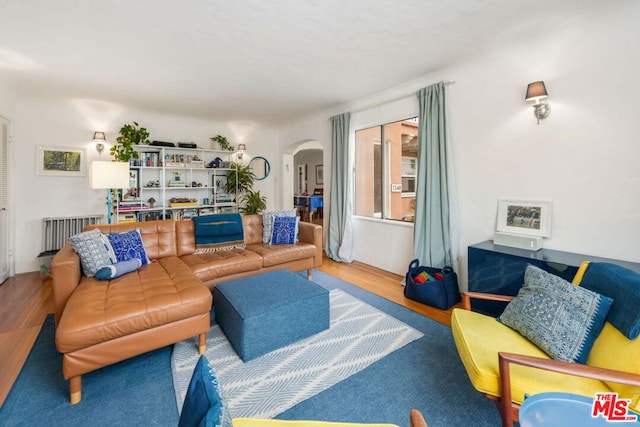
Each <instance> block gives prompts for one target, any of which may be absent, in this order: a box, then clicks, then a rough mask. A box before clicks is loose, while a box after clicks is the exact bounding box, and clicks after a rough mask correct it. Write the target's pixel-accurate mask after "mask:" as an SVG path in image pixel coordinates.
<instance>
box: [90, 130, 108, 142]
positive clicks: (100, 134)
mask: <svg viewBox="0 0 640 427" xmlns="http://www.w3.org/2000/svg"><path fill="white" fill-rule="evenodd" d="M93 140H94V141H106V140H107V137H106V136H104V132H94V133H93Z"/></svg>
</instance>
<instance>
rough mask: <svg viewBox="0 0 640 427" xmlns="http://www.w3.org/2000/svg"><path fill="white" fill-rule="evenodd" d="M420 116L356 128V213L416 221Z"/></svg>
mask: <svg viewBox="0 0 640 427" xmlns="http://www.w3.org/2000/svg"><path fill="white" fill-rule="evenodd" d="M417 170H418V118H417V117H414V118H411V119H407V120H400V121H397V122H393V123H387V124H384V125H380V126H374V127H371V128H367V129H361V130H358V131H356V132H355V213H356V215H361V216H368V217H373V218H383V219H392V220H398V221H413V220H414V217H415V191H416V175H417Z"/></svg>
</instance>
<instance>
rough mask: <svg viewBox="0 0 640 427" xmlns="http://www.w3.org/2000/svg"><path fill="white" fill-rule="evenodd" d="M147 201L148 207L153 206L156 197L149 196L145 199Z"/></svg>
mask: <svg viewBox="0 0 640 427" xmlns="http://www.w3.org/2000/svg"><path fill="white" fill-rule="evenodd" d="M147 203H149V207H150V208H153V207H155V205H156V199H154V198H153V197H149V199H148V200H147Z"/></svg>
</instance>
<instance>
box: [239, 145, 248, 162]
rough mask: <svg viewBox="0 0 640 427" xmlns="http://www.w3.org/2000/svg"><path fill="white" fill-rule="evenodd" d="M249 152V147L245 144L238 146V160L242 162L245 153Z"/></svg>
mask: <svg viewBox="0 0 640 427" xmlns="http://www.w3.org/2000/svg"><path fill="white" fill-rule="evenodd" d="M246 150H247V146H246V145H244V144H238V159H240V160H242V158H243V157H244V152H245V151H246Z"/></svg>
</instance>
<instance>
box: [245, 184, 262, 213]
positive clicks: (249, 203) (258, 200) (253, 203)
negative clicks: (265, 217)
mask: <svg viewBox="0 0 640 427" xmlns="http://www.w3.org/2000/svg"><path fill="white" fill-rule="evenodd" d="M242 203H243V206H242V207H241V208H240V212H242V213H243V214H245V215H254V214H259V213H260V212H262V211H263V210H265V209H266V208H267V198H266V197H265V196H261V195H260V190H258V191H253V190H249V191H248V192H247V193H246V194H245V195H243V196H242Z"/></svg>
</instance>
